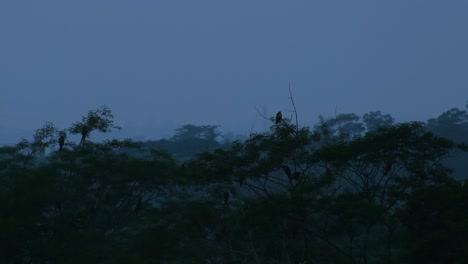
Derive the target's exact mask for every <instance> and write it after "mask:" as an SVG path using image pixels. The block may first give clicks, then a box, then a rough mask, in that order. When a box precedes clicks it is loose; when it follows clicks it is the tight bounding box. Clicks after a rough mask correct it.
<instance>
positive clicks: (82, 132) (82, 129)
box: [80, 125, 89, 143]
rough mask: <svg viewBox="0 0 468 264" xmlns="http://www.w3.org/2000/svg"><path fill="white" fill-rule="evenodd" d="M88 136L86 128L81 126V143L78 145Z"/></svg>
mask: <svg viewBox="0 0 468 264" xmlns="http://www.w3.org/2000/svg"><path fill="white" fill-rule="evenodd" d="M88 134H89V129H88V126H86V125H83V127H82V128H81V141H80V143H84V142H85V140H86V137H87V136H88Z"/></svg>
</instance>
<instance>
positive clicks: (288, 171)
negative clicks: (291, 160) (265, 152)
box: [282, 165, 292, 181]
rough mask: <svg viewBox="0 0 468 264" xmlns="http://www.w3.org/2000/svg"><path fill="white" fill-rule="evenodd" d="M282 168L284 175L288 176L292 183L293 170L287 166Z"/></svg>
mask: <svg viewBox="0 0 468 264" xmlns="http://www.w3.org/2000/svg"><path fill="white" fill-rule="evenodd" d="M282 168H283V171H284V173H286V175H287V176H288V179H289V181H292V177H291V176H292V174H291V169H290V168H289V167H288V166H286V165H283V166H282Z"/></svg>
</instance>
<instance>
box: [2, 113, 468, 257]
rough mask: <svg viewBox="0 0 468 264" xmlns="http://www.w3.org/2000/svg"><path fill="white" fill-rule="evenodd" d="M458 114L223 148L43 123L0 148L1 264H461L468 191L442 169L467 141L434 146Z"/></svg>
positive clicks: (273, 136)
mask: <svg viewBox="0 0 468 264" xmlns="http://www.w3.org/2000/svg"><path fill="white" fill-rule="evenodd" d="M455 112H456V113H455ZM460 112H462V111H461V110H458V111H449V113H448V114H446V113H444V114H443V115H441V116H442V117H440V118H439V119H440V120H438V121H437V123H434V121H429V122H428V123H422V122H409V123H395V121H394V119H393V118H392V117H391V116H390V115H386V114H382V113H381V112H371V113H368V114H365V115H364V116H363V117H362V118H361V117H359V116H357V115H355V114H341V115H337V116H335V117H334V118H330V119H325V118H321V120H320V121H321V122H320V123H319V124H317V125H316V126H314V127H313V128H310V127H298V126H297V123H296V124H293V123H294V122H291V120H290V119H289V118H286V117H284V116H282V115H281V114H280V113H281V112H280V113H278V114H279V115H277V116H276V117H274V118H271V124H272V125H271V127H270V131H268V132H264V133H255V134H252V135H250V137H249V138H247V139H246V140H243V141H234V142H232V143H230V144H222V143H220V142H219V137H220V136H221V135H220V133H219V132H218V131H217V129H216V128H217V127H216V126H193V125H186V126H184V127H181V128H180V129H178V130H176V133H175V135H174V136H173V137H172V138H170V139H168V140H165V141H160V142H157V143H151V142H149V143H144V144H142V143H137V142H133V141H131V140H106V141H103V142H93V141H92V140H91V139H92V138H91V137H90V136H91V133H95V132H103V133H105V132H109V131H110V130H111V129H113V128H118V127H116V126H115V125H114V123H113V120H112V118H113V116H112V113H111V111H110V109H108V108H107V107H102V108H99V109H98V110H95V111H89V112H88V114H87V115H86V116H84V117H83V118H82V120H81V121H79V122H76V123H74V124H73V125H72V126H71V128H69V129H63V130H59V129H58V128H56V127H55V126H54V125H53V124H52V123H47V124H46V125H45V126H44V127H43V128H41V129H38V130H36V131H35V133H34V135H33V139H32V140H22V141H21V142H19V143H18V144H16V145H14V146H9V147H3V148H1V149H0V201H1V202H0V210H1V212H2V213H1V214H0V228H1V230H2V232H0V243H1V245H2V247H1V249H0V261H1V262H2V263H465V262H466V261H465V258H464V257H465V254H464V252H466V251H467V250H468V240H467V239H466V237H467V236H468V220H467V219H468V204H467V203H468V202H467V201H468V199H467V198H468V197H467V195H468V189H467V188H468V186H467V185H466V182H464V181H459V180H456V179H455V178H453V177H452V169H451V168H449V167H447V166H446V163H444V159H445V158H447V157H449V156H450V155H452V154H453V153H454V151H458V152H460V153H464V152H465V151H466V148H465V145H464V144H461V142H462V141H463V139H465V138H466V137H460V139H462V140H455V139H454V138H451V139H452V140H450V139H447V138H446V137H441V136H440V134H443V131H445V130H444V129H443V127H444V126H447V124H446V123H444V122H445V121H447V119H450V118H448V117H447V118H446V116H450V117H452V116H453V115H454V114H455V115H458V117H457V118H452V119H450V120H452V121H450V122H451V123H450V122H449V124H452V125H453V126H465V123H464V122H461V121H460V118H461V117H463V115H462V114H460ZM465 117H466V112H465ZM465 117H463V118H465ZM443 120H445V121H443ZM453 120H456V121H453ZM463 120H466V119H463ZM447 122H448V121H447ZM452 128H453V127H451V128H450V129H449V130H450V131H452V133H455V132H453V130H452ZM457 128H458V129H460V130H457V131H464V130H463V128H460V127H457ZM441 131H442V132H441ZM67 132H69V133H70V134H71V135H77V136H78V139H79V140H78V143H75V142H73V141H72V138H71V137H70V136H68V135H67ZM452 136H453V135H452ZM151 144H155V145H157V144H160V145H159V146H161V145H162V146H165V148H164V147H163V148H152V147H151ZM164 144H166V145H164ZM52 146H58V149H57V150H56V151H53V152H51V153H50V154H48V155H45V154H44V152H45V150H47V149H50V148H51V147H52ZM184 146H185V149H184ZM170 148H172V150H177V151H175V152H176V153H178V157H173V155H172V154H171V153H170V152H171V151H170V150H171V149H170ZM168 151H169V152H168ZM459 173H461V172H459ZM464 173H466V171H464Z"/></svg>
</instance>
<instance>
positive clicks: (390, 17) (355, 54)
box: [0, 0, 468, 144]
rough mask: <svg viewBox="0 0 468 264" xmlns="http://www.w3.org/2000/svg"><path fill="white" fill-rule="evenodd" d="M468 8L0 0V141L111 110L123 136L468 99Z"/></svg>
mask: <svg viewBox="0 0 468 264" xmlns="http://www.w3.org/2000/svg"><path fill="white" fill-rule="evenodd" d="M467 14H468V1H466V0H459V1H457V0H452V1H439V0H392V1H371V0H369V1H349V0H343V1H331V0H327V1H323V0H322V1H311V0H309V1H273V0H268V1H240V0H238V1H219V0H218V1H203V0H198V1H193V0H190V1H175V0H171V1H156V0H151V1H149V0H148V1H121V0H108V1H104V0H99V1H96V0H93V1H84V0H81V1H63V0H60V1H59V0H57V1H48V0H41V1H37V0H30V1H8V0H2V1H0V92H1V93H0V118H1V123H0V144H6V143H9V144H10V143H16V142H17V141H19V139H20V138H21V137H30V136H31V135H32V133H33V131H34V130H35V129H37V128H40V127H42V125H43V124H44V123H45V122H46V121H52V122H54V123H55V124H56V125H57V126H58V127H59V128H66V127H68V126H69V125H70V124H71V123H73V122H74V121H78V120H80V118H81V116H82V115H85V114H86V113H87V111H88V110H93V109H97V108H98V107H100V106H101V105H107V106H109V107H110V108H111V109H112V110H113V112H114V115H115V122H116V123H117V124H118V125H121V126H122V127H123V129H124V130H123V131H122V132H121V135H123V136H131V137H133V136H146V137H147V138H159V137H161V136H170V135H171V134H172V129H173V128H176V127H178V126H180V125H183V124H187V123H190V124H196V125H204V124H209V125H221V128H222V129H221V130H223V131H226V130H227V131H233V132H236V133H247V132H248V131H249V130H250V129H251V127H252V125H253V126H254V129H256V130H261V129H263V121H262V118H261V117H260V116H259V114H258V113H257V112H256V110H255V107H257V108H258V109H259V110H260V111H263V108H264V105H265V106H266V110H267V113H268V115H269V116H273V115H274V114H276V112H277V111H278V110H282V111H283V113H286V114H285V115H286V116H288V115H289V114H288V112H287V109H291V103H290V100H289V93H288V84H289V83H290V84H291V89H292V92H293V96H294V99H295V102H296V106H297V108H298V111H299V118H300V122H301V123H302V124H304V125H312V124H313V123H315V122H316V121H317V117H318V115H320V114H322V115H324V116H326V117H327V116H333V115H334V113H335V107H337V111H338V113H350V112H352V113H356V114H359V115H362V114H364V113H366V112H369V111H375V110H381V111H382V112H384V113H390V114H391V115H393V116H394V117H395V118H396V119H397V121H408V120H422V121H426V120H427V119H428V118H430V117H437V116H438V115H439V114H440V113H442V112H443V111H446V110H448V109H450V108H452V107H459V108H465V104H466V101H467V100H468V15H467Z"/></svg>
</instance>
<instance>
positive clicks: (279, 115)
mask: <svg viewBox="0 0 468 264" xmlns="http://www.w3.org/2000/svg"><path fill="white" fill-rule="evenodd" d="M282 119H283V114H281V111H279V112H278V113H276V124H279V123H280V122H281V120H282Z"/></svg>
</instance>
